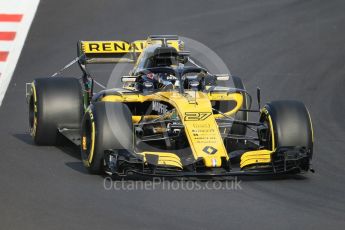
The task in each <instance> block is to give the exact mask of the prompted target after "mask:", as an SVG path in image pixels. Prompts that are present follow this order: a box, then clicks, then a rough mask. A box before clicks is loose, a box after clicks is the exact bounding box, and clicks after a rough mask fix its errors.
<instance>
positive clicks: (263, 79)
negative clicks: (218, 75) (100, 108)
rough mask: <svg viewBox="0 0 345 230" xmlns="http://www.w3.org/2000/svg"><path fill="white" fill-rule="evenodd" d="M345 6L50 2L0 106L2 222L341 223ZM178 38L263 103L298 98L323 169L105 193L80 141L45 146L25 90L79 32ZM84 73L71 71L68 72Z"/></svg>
mask: <svg viewBox="0 0 345 230" xmlns="http://www.w3.org/2000/svg"><path fill="white" fill-rule="evenodd" d="M344 9H345V2H344V1H342V0H339V1H336V0H334V1H322V0H319V1H291V0H287V1H285V0H282V1H277V0H271V1H222V2H221V1H186V0H184V1H167V2H165V1H151V2H149V3H148V2H146V1H145V2H144V1H121V2H116V1H106V0H97V1H92V0H83V1H79V2H77V1H67V0H59V1H52V0H51V1H48V0H42V1H41V3H40V6H39V8H38V11H37V15H36V18H35V20H34V22H33V25H32V28H31V31H30V33H29V35H28V38H27V41H26V45H25V47H24V49H23V52H22V55H21V58H20V61H19V63H18V65H17V68H16V71H15V73H14V76H13V79H12V82H11V84H10V86H9V88H8V91H7V94H6V97H5V99H4V102H3V105H2V106H1V108H0V118H1V119H0V130H1V132H0V135H1V136H0V146H1V149H0V153H1V154H0V157H1V158H0V162H1V165H0V228H1V229H106V228H108V229H134V228H138V229H249V228H255V229H342V228H343V227H344V226H345V220H344V219H345V195H344V194H345V183H344V182H345V180H344V174H345V167H344V165H345V157H344V156H345V155H344V154H345V145H344V142H345V141H344V140H345V123H344V117H345V100H344V96H343V95H344V89H345V77H344V76H345V62H344V60H345V28H344V25H345V14H344ZM148 34H179V35H182V36H185V37H189V38H193V39H195V40H198V41H200V42H202V43H204V44H206V45H207V46H209V47H210V48H212V49H213V50H214V51H215V52H216V53H217V54H218V55H219V56H220V57H221V58H222V59H223V60H224V61H225V62H226V63H228V64H229V67H230V69H231V71H232V73H233V74H236V75H238V76H241V77H242V78H243V80H244V82H245V84H246V86H247V88H248V89H249V91H250V92H251V93H252V94H255V89H256V86H260V87H261V89H262V99H263V102H267V101H269V100H276V99H286V98H292V99H298V100H302V101H303V102H304V103H305V104H306V105H307V106H308V108H309V110H310V113H311V116H312V119H313V125H314V131H315V142H316V143H315V151H314V154H315V157H314V161H313V165H314V168H315V170H316V173H315V174H311V173H310V174H307V175H305V176H296V177H289V178H279V179H272V178H257V179H244V180H243V181H242V182H241V187H242V189H241V190H236V191H233V190H220V191H217V190H211V191H210V190H204V191H184V190H182V189H179V190H176V191H171V190H170V191H167V190H164V189H163V188H162V187H158V188H156V189H155V190H153V191H143V190H136V191H115V190H111V191H107V190H105V189H104V188H103V177H102V176H92V175H88V174H87V173H86V171H85V170H84V168H83V166H82V164H81V162H80V159H79V153H78V152H77V151H75V150H74V149H73V148H72V147H38V146H35V145H33V142H32V140H31V138H30V136H29V134H28V121H27V120H28V118H27V113H28V111H27V106H26V102H25V90H24V88H25V87H24V86H25V83H26V82H31V81H32V80H33V79H34V78H36V77H40V76H47V75H49V74H51V73H52V72H54V71H55V70H57V69H59V68H60V67H61V66H63V65H64V64H66V63H67V62H68V61H69V60H71V59H72V58H73V57H74V56H75V54H76V41H77V40H78V39H85V40H87V39H95V40H96V39H100V40H102V39H103V40H104V39H125V40H135V39H141V38H145V37H146V36H147V35H148ZM71 73H72V74H74V75H75V76H79V71H78V69H77V68H76V67H75V68H73V69H72V71H71Z"/></svg>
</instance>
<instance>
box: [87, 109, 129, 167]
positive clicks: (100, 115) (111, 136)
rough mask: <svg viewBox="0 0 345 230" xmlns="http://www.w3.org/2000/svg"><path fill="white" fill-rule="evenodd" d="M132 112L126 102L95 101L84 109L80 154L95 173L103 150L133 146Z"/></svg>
mask: <svg viewBox="0 0 345 230" xmlns="http://www.w3.org/2000/svg"><path fill="white" fill-rule="evenodd" d="M132 126H133V124H132V114H131V112H130V110H129V109H128V107H127V105H125V104H123V103H116V102H95V103H94V104H92V105H91V106H90V107H89V108H88V109H87V111H86V112H85V115H84V118H83V121H82V128H81V140H82V141H81V158H82V160H83V163H84V165H85V167H86V168H87V169H88V170H89V172H90V173H92V174H100V173H102V171H103V166H104V151H106V150H121V149H126V150H127V149H131V146H132V145H133V130H132Z"/></svg>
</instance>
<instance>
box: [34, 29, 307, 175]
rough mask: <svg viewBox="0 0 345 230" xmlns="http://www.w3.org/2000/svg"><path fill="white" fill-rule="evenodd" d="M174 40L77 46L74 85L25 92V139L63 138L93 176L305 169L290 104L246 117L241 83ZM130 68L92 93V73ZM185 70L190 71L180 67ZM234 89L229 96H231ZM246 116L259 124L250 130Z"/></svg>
mask: <svg viewBox="0 0 345 230" xmlns="http://www.w3.org/2000/svg"><path fill="white" fill-rule="evenodd" d="M191 60H192V59H191V58H190V56H189V53H188V52H186V51H184V43H183V41H180V40H179V38H178V37H177V36H171V35H170V36H149V38H148V39H147V40H141V41H136V42H133V43H128V42H124V41H79V42H78V58H77V59H76V61H78V63H79V66H80V67H81V70H82V72H83V75H82V78H81V80H80V79H79V80H78V79H77V78H63V77H53V78H40V79H35V80H34V81H33V82H32V83H30V84H29V87H28V92H27V97H28V102H29V121H30V128H31V130H30V132H31V135H32V137H33V139H34V142H35V143H36V144H38V145H54V144H55V143H56V140H57V137H58V136H59V135H61V134H62V135H63V136H65V137H67V138H68V139H69V140H71V141H72V142H74V143H75V144H77V145H78V146H80V149H81V158H82V160H83V163H84V165H85V167H86V168H87V169H88V170H89V171H90V172H91V173H96V174H99V173H103V172H106V173H108V174H111V175H118V176H125V175H129V174H143V175H153V176H174V177H175V176H228V175H257V174H260V175H261V174H281V173H301V172H307V171H309V170H312V169H311V159H312V154H313V129H312V123H311V119H310V115H309V112H308V110H307V108H306V107H305V105H304V104H303V103H301V102H298V101H291V100H284V101H273V102H270V103H268V104H266V105H265V106H263V107H262V108H260V90H258V91H257V98H258V100H257V101H258V105H259V109H252V108H251V104H252V99H251V96H250V95H249V94H248V93H247V91H246V90H245V87H244V85H243V83H242V81H241V79H240V78H238V77H235V76H230V75H227V74H218V75H217V74H211V73H209V72H208V70H207V69H205V68H203V67H200V66H198V65H196V64H195V62H192V63H194V65H189V64H190V63H191ZM118 62H133V63H134V67H133V69H132V70H131V71H130V74H129V75H128V76H122V77H121V79H122V83H123V87H122V88H111V89H105V90H102V91H100V92H98V93H94V81H95V80H94V76H93V75H92V74H91V73H90V72H89V71H88V68H87V66H88V65H89V64H92V63H118ZM188 63H189V64H188ZM119 77H120V76H119ZM229 82H232V83H234V87H230V85H231V84H229ZM249 113H257V114H259V116H258V117H259V120H258V121H248V114H249Z"/></svg>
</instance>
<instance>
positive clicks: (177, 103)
mask: <svg viewBox="0 0 345 230" xmlns="http://www.w3.org/2000/svg"><path fill="white" fill-rule="evenodd" d="M100 100H101V101H106V102H146V101H162V102H166V103H169V104H171V105H172V106H173V107H174V108H175V109H176V111H177V113H178V115H179V117H180V119H181V122H182V123H183V125H184V128H185V132H186V136H187V138H188V141H189V143H190V147H191V150H192V153H193V155H194V158H195V160H196V159H200V158H201V159H203V161H204V164H205V166H206V167H220V166H221V164H222V158H225V159H226V160H228V159H229V156H228V154H227V151H226V149H225V146H224V143H223V139H222V137H221V135H220V133H219V128H218V125H217V123H216V120H215V118H216V117H217V116H219V115H217V114H216V115H213V111H212V105H211V101H212V100H218V101H219V100H227V101H235V102H236V106H235V107H234V108H232V110H230V111H227V112H226V114H227V115H233V114H234V113H236V112H237V111H238V110H239V109H240V108H241V106H242V103H243V96H242V94H240V93H230V94H229V93H226V92H224V93H220V92H219V93H204V92H198V91H186V92H185V95H181V94H180V93H178V92H176V91H170V92H157V93H155V94H151V95H142V94H122V95H108V96H104V97H103V98H101V99H100ZM132 120H133V121H134V122H135V123H136V122H139V121H140V118H139V116H133V117H132ZM157 154H158V153H157Z"/></svg>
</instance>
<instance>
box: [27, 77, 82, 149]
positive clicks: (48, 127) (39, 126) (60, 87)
mask: <svg viewBox="0 0 345 230" xmlns="http://www.w3.org/2000/svg"><path fill="white" fill-rule="evenodd" d="M82 115H83V100H82V93H81V86H80V83H79V81H78V80H77V79H75V78H39V79H35V80H34V81H33V82H32V84H31V91H30V95H29V125H30V134H31V136H32V137H33V139H34V142H35V143H36V144H37V145H55V144H56V142H57V137H58V129H59V128H67V129H80V121H81V119H82Z"/></svg>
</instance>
